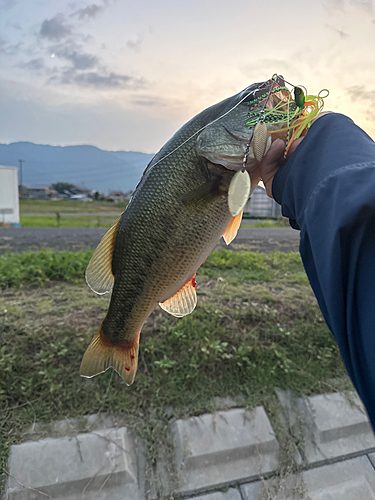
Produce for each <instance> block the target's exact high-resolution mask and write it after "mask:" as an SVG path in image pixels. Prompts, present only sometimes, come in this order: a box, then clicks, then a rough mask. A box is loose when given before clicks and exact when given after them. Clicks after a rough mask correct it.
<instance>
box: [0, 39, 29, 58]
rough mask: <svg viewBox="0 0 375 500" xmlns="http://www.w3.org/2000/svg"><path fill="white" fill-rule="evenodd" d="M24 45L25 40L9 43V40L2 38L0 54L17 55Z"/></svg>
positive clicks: (0, 40)
mask: <svg viewBox="0 0 375 500" xmlns="http://www.w3.org/2000/svg"><path fill="white" fill-rule="evenodd" d="M23 45H24V42H18V43H16V44H14V45H7V42H6V41H5V40H4V39H3V38H0V54H4V55H6V56H15V55H16V54H18V52H20V50H21V47H22V46H23Z"/></svg>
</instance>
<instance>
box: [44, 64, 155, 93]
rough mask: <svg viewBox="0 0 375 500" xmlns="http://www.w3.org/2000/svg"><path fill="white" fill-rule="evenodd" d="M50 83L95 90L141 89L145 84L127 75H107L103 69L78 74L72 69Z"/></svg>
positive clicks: (143, 81) (53, 78)
mask: <svg viewBox="0 0 375 500" xmlns="http://www.w3.org/2000/svg"><path fill="white" fill-rule="evenodd" d="M50 81H58V82H59V83H62V84H65V85H71V84H77V85H79V86H81V87H91V88H97V89H103V90H104V89H115V88H118V89H120V88H133V89H134V88H141V87H143V86H144V85H145V84H146V82H145V80H144V79H136V78H133V77H131V76H128V75H119V74H117V73H113V72H110V73H108V72H107V71H106V70H105V69H103V71H102V72H101V73H100V72H99V71H88V72H85V73H83V72H78V71H76V70H74V69H71V68H69V69H66V70H65V71H64V72H63V74H62V75H61V76H60V77H59V76H54V77H52V78H51V79H50Z"/></svg>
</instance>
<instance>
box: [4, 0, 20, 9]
mask: <svg viewBox="0 0 375 500" xmlns="http://www.w3.org/2000/svg"><path fill="white" fill-rule="evenodd" d="M16 3H17V0H0V9H1V10H8V9H12V8H13V7H14V6H15V5H16Z"/></svg>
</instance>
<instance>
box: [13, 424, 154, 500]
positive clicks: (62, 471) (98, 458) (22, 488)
mask: <svg viewBox="0 0 375 500" xmlns="http://www.w3.org/2000/svg"><path fill="white" fill-rule="evenodd" d="M8 470H9V473H10V476H9V479H8V482H7V487H6V497H5V498H6V499H7V500H26V499H27V500H31V499H42V498H43V499H45V498H46V495H49V496H50V497H52V498H58V499H59V500H60V499H61V500H76V499H77V500H78V499H80V500H84V499H87V500H88V499H90V498H94V497H95V498H96V499H109V498H110V499H111V500H124V498H131V499H132V500H133V499H134V500H142V499H143V498H144V470H145V453H144V448H143V445H142V443H141V441H140V440H139V439H138V438H136V437H134V436H133V435H132V434H131V433H130V432H129V431H128V430H127V428H126V427H121V428H115V429H102V430H97V431H95V432H92V433H87V434H78V435H77V436H75V437H73V438H67V437H66V438H59V439H54V438H47V439H43V440H41V441H31V442H26V443H23V444H20V445H15V446H12V447H11V451H10V457H9V463H8ZM38 492H39V493H38ZM43 493H44V494H43Z"/></svg>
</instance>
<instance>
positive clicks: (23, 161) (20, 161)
mask: <svg viewBox="0 0 375 500" xmlns="http://www.w3.org/2000/svg"><path fill="white" fill-rule="evenodd" d="M18 163H19V165H20V186H22V163H25V160H18Z"/></svg>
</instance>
